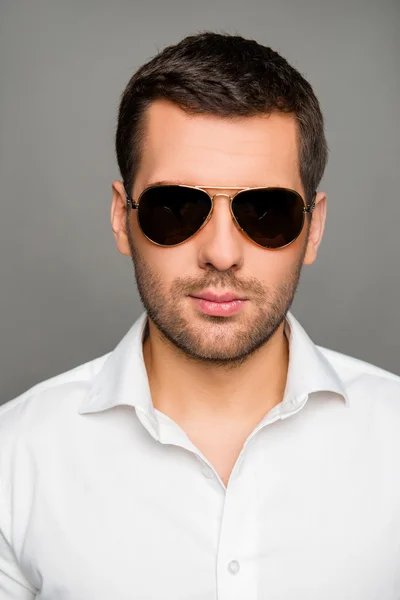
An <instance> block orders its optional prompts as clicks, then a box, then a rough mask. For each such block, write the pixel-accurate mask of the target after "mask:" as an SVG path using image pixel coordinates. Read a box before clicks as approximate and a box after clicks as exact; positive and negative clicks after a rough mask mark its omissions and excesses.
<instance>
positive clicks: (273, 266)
mask: <svg viewBox="0 0 400 600" xmlns="http://www.w3.org/2000/svg"><path fill="white" fill-rule="evenodd" d="M301 247H302V246H301V245H298V244H296V242H293V244H291V245H290V246H288V247H287V248H283V249H281V250H262V249H260V250H258V249H255V251H251V252H250V253H249V254H248V256H247V260H245V262H244V267H245V270H246V273H248V274H249V275H250V277H255V278H256V279H258V280H259V281H260V282H261V283H264V284H265V285H266V286H273V287H274V286H276V285H278V284H279V283H280V282H282V281H284V280H285V279H287V278H288V277H289V276H290V275H291V274H292V273H293V272H294V271H295V270H296V268H297V266H298V264H299V260H300V255H301Z"/></svg>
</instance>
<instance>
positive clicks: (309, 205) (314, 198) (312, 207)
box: [304, 192, 317, 213]
mask: <svg viewBox="0 0 400 600" xmlns="http://www.w3.org/2000/svg"><path fill="white" fill-rule="evenodd" d="M316 198H317V192H314V195H313V199H312V202H311V204H307V206H306V207H305V208H304V212H305V213H312V211H313V210H314V208H315V200H316Z"/></svg>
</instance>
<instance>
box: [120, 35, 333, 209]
mask: <svg viewBox="0 0 400 600" xmlns="http://www.w3.org/2000/svg"><path fill="white" fill-rule="evenodd" d="M157 99H165V100H169V101H171V102H174V103H175V104H177V105H178V106H179V107H180V108H182V109H183V110H185V111H187V112H189V113H192V114H196V113H197V114H210V115H216V116H220V117H221V118H224V117H225V118H232V117H233V118H234V117H246V116H253V115H259V114H269V113H271V112H273V111H278V112H279V111H281V112H285V113H292V114H293V115H294V116H295V118H296V121H297V124H298V140H299V165H300V176H301V180H302V183H303V187H304V190H305V194H306V201H307V202H310V201H311V200H312V197H313V195H314V192H315V191H316V189H317V187H318V185H319V182H320V180H321V178H322V175H323V173H324V170H325V166H326V162H327V156H328V148H327V143H326V139H325V134H324V121H323V116H322V113H321V109H320V105H319V102H318V100H317V98H316V96H315V94H314V92H313V89H312V87H311V85H310V84H309V83H308V82H307V81H306V80H305V79H304V77H302V75H301V74H300V73H299V72H298V71H297V70H296V69H295V68H293V67H292V66H290V65H289V63H288V62H287V61H286V60H285V59H284V58H283V57H282V56H280V55H279V54H278V53H277V52H275V51H274V50H272V49H271V48H269V47H267V46H262V45H261V44H259V43H257V42H256V41H254V40H249V39H245V38H243V37H240V36H237V35H229V34H220V33H213V32H203V33H199V34H198V35H192V36H188V37H186V38H184V39H183V40H182V41H180V42H179V43H177V44H174V45H172V46H168V47H167V48H165V49H164V50H163V51H162V52H160V53H158V54H157V55H156V56H155V57H154V58H152V59H151V60H150V61H149V62H147V63H146V64H144V65H143V66H142V67H140V68H139V69H138V71H136V73H135V74H134V75H133V76H132V78H131V79H130V81H129V83H128V85H127V87H126V89H125V90H124V92H123V94H122V98H121V103H120V107H119V113H118V126H117V132H116V152H117V159H118V165H119V169H120V171H121V176H122V179H123V182H124V185H125V188H126V190H127V191H128V192H129V193H131V192H132V187H133V183H134V180H135V175H136V172H137V169H138V166H139V162H140V151H141V148H142V145H143V139H144V137H143V136H144V128H143V121H144V119H143V117H144V114H145V111H146V109H147V108H148V106H149V105H150V104H151V102H153V101H154V100H157Z"/></svg>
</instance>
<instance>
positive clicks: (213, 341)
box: [127, 222, 307, 370]
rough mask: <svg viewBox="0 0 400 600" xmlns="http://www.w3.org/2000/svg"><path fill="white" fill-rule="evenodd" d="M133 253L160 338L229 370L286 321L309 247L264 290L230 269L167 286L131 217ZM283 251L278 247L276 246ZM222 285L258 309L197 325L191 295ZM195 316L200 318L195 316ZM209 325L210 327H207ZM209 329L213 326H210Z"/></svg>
mask: <svg viewBox="0 0 400 600" xmlns="http://www.w3.org/2000/svg"><path fill="white" fill-rule="evenodd" d="M127 232H128V240H129V246H130V251H131V258H132V262H133V266H134V271H135V275H136V284H137V288H138V292H139V296H140V299H141V302H142V304H143V306H144V309H145V311H146V312H147V315H148V317H149V319H150V320H151V321H152V322H153V324H154V325H155V327H156V329H157V330H158V333H159V334H160V337H161V339H162V340H163V341H164V342H165V343H167V344H170V345H172V347H173V348H174V349H175V350H177V351H178V352H180V353H183V354H184V355H185V357H186V358H187V359H189V360H191V361H194V362H200V363H202V364H209V365H210V366H211V365H212V366H213V367H220V368H222V369H224V370H231V369H235V368H237V367H238V366H239V365H241V364H243V363H244V362H245V361H246V360H247V359H248V358H249V357H250V356H252V355H253V354H254V353H255V352H256V351H257V350H258V349H259V348H261V347H262V346H264V345H265V344H266V343H267V342H268V341H269V340H270V338H271V337H272V336H273V335H274V333H275V332H276V331H277V329H278V328H279V326H280V325H281V324H282V322H283V321H284V320H285V318H286V315H287V312H288V311H289V309H290V307H291V305H292V302H293V299H294V296H295V293H296V290H297V287H298V284H299V279H300V274H301V269H302V265H303V259H304V255H305V251H306V247H307V240H306V243H305V244H304V247H303V250H302V252H301V255H300V256H299V258H298V261H297V263H296V264H294V265H293V268H292V269H291V271H290V272H289V273H287V274H286V276H285V279H284V280H282V281H281V282H280V283H279V286H278V287H277V288H276V289H266V288H265V286H263V285H262V284H261V283H260V281H258V280H257V279H247V280H246V281H245V282H244V281H242V280H238V279H237V278H236V276H235V274H234V273H233V272H231V271H223V272H222V271H217V270H216V269H213V270H210V271H208V272H206V273H205V274H204V276H203V277H202V278H201V280H200V278H194V277H189V276H187V277H185V276H183V277H178V278H176V279H175V280H174V282H173V283H172V285H171V287H170V289H169V290H166V289H165V288H164V286H163V283H162V280H161V277H160V275H159V274H158V273H156V272H155V271H154V269H152V267H151V265H150V264H149V263H147V262H146V260H145V259H144V257H143V255H142V254H141V253H140V252H139V250H138V248H137V247H136V246H135V244H134V241H133V239H132V234H131V230H130V227H129V225H128V222H127ZM278 252H279V250H278ZM209 288H212V289H216V288H223V289H229V290H231V291H232V290H234V291H236V292H237V293H238V294H240V293H241V292H243V293H244V295H245V296H246V297H249V298H251V303H252V305H253V306H254V307H255V310H252V311H251V315H249V316H248V317H247V318H244V317H243V315H242V314H241V313H239V314H238V315H236V316H235V317H214V316H208V315H201V317H202V319H201V321H200V322H199V323H198V324H196V323H195V322H194V319H193V320H190V319H188V318H187V317H186V316H185V313H187V310H188V309H186V311H185V308H186V306H187V305H188V304H189V301H188V300H187V298H186V297H187V296H188V295H189V294H195V293H196V292H199V291H201V290H205V289H209ZM195 318H196V317H195ZM207 329H209V331H207ZM210 330H211V331H210Z"/></svg>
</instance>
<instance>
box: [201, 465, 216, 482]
mask: <svg viewBox="0 0 400 600" xmlns="http://www.w3.org/2000/svg"><path fill="white" fill-rule="evenodd" d="M202 471H203V475H204V477H208V479H213V478H214V472H213V470H212V469H210V467H208V466H205V467H203V469H202Z"/></svg>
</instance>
